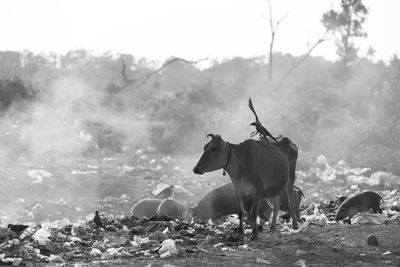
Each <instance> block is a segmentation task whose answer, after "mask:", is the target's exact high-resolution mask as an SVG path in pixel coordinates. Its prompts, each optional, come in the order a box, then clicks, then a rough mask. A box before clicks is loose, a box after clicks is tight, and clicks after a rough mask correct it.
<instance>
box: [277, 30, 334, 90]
mask: <svg viewBox="0 0 400 267" xmlns="http://www.w3.org/2000/svg"><path fill="white" fill-rule="evenodd" d="M327 34H328V31H327V32H325V34H324V35H323V36H322V37H320V38H319V39H318V41H317V42H316V43H315V44H314V45H312V46H311V47H310V48H309V49H308V51H307V53H306V54H305V55H303V56H302V57H301V58H300V59H298V60H297V61H295V62H294V63H293V65H292V66H291V67H290V69H289V70H288V71H287V72H286V73H285V74H284V75H283V77H282V79H281V80H280V82H279V83H278V85H277V89H280V88H281V87H282V85H283V84H284V82H285V81H286V79H287V78H288V77H289V76H290V75H291V74H292V73H293V71H295V70H296V69H297V68H298V67H299V66H300V65H301V64H303V62H304V61H306V60H307V58H308V57H309V56H310V55H311V53H312V51H313V50H314V49H315V48H316V47H317V46H318V45H320V44H321V43H323V42H325V41H327V40H329V39H328V38H326V36H327Z"/></svg>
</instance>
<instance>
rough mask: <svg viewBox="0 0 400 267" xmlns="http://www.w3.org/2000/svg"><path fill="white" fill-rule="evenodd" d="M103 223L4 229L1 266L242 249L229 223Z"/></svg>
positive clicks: (155, 219) (64, 222) (156, 219)
mask: <svg viewBox="0 0 400 267" xmlns="http://www.w3.org/2000/svg"><path fill="white" fill-rule="evenodd" d="M91 216H93V215H89V216H88V217H91ZM102 220H103V223H104V229H103V228H100V227H98V226H97V225H96V224H95V223H94V222H93V220H82V221H79V222H77V223H70V221H69V220H67V219H64V220H58V221H55V222H52V223H50V222H43V223H42V224H40V225H35V224H28V225H26V229H24V230H23V231H22V232H15V231H12V230H10V229H8V228H4V227H3V228H0V241H1V244H0V264H12V265H14V266H17V265H19V264H21V263H23V262H33V263H35V262H37V263H39V262H50V263H65V262H69V263H71V262H79V261H83V260H85V261H86V260H89V261H95V260H102V261H104V260H110V259H116V258H132V257H138V258H143V257H152V258H167V257H171V256H174V255H179V256H184V254H185V253H201V252H203V253H204V252H207V251H205V249H202V248H200V247H199V246H200V245H202V244H211V245H215V244H219V245H218V246H221V244H224V246H238V245H243V239H240V238H239V237H238V236H237V234H236V224H235V223H229V221H228V222H227V223H224V224H223V225H217V224H213V223H207V224H205V223H196V222H191V223H185V222H182V221H179V220H172V219H171V218H169V217H166V216H160V215H156V216H154V217H152V218H150V219H141V220H139V219H137V218H135V217H133V216H132V217H123V216H122V217H113V216H108V217H105V218H103V219H102ZM17 226H18V225H17ZM218 246H217V247H218Z"/></svg>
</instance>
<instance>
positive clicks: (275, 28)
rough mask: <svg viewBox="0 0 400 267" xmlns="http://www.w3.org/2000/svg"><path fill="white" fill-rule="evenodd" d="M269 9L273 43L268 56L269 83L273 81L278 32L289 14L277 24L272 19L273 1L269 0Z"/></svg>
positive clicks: (270, 44) (270, 45)
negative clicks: (275, 42)
mask: <svg viewBox="0 0 400 267" xmlns="http://www.w3.org/2000/svg"><path fill="white" fill-rule="evenodd" d="M268 8H269V27H270V30H271V41H270V43H269V55H268V81H271V79H272V70H273V48H274V41H275V36H276V31H277V30H278V26H279V24H280V23H281V22H282V21H283V20H284V19H285V18H286V17H287V15H288V13H286V15H285V16H283V17H282V18H281V19H280V20H278V21H277V22H275V25H274V21H273V18H272V5H271V0H268Z"/></svg>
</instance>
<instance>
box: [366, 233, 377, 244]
mask: <svg viewBox="0 0 400 267" xmlns="http://www.w3.org/2000/svg"><path fill="white" fill-rule="evenodd" d="M367 244H368V245H370V246H378V245H379V243H378V238H376V236H374V235H369V236H368V238H367Z"/></svg>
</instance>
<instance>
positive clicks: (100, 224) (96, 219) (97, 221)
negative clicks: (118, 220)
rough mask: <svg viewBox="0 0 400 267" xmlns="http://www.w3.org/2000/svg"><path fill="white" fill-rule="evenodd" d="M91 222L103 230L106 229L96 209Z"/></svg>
mask: <svg viewBox="0 0 400 267" xmlns="http://www.w3.org/2000/svg"><path fill="white" fill-rule="evenodd" d="M93 222H94V223H95V224H96V226H97V227H101V228H103V229H104V230H106V228H105V227H104V225H103V220H102V219H101V217H100V215H99V211H98V210H96V211H95V213H94V218H93Z"/></svg>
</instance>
